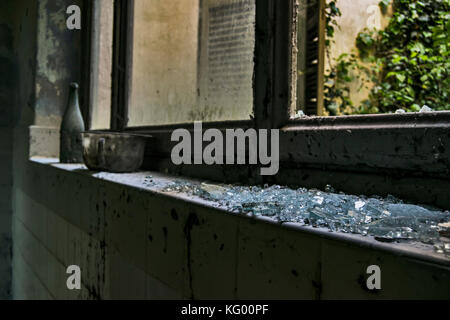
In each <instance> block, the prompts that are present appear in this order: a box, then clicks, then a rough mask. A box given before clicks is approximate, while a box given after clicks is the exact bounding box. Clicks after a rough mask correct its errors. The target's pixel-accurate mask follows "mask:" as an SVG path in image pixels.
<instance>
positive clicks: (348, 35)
mask: <svg viewBox="0 0 450 320" xmlns="http://www.w3.org/2000/svg"><path fill="white" fill-rule="evenodd" d="M379 3H380V0H357V1H355V0H338V1H337V7H338V8H339V9H340V10H341V12H342V16H341V17H338V18H337V19H336V21H337V23H338V25H339V28H335V36H334V39H333V43H332V44H331V46H330V49H329V51H330V60H331V61H330V60H328V58H327V61H326V63H325V70H328V69H329V68H330V62H331V63H332V62H333V61H334V60H335V59H337V58H339V56H340V55H341V54H343V53H348V54H350V53H352V51H354V52H357V51H356V50H357V49H356V37H357V36H358V34H359V33H360V32H361V31H363V30H364V29H365V28H367V29H370V30H372V29H374V28H375V29H378V30H381V29H384V28H386V27H387V26H388V24H389V18H390V17H391V16H392V8H389V9H388V11H387V12H386V13H383V12H382V10H381V9H380V7H379ZM360 86H361V84H360V83H359V81H357V80H355V81H354V82H353V83H351V85H350V90H351V92H350V96H351V98H352V100H353V102H354V104H355V105H356V106H358V105H359V103H360V102H361V101H363V100H365V99H367V97H368V94H369V90H367V89H362V90H360Z"/></svg>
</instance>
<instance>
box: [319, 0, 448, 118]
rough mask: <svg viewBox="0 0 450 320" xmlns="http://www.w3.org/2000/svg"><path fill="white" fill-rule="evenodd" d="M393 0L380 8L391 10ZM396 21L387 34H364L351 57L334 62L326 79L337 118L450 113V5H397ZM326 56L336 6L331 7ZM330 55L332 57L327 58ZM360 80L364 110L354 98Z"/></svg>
mask: <svg viewBox="0 0 450 320" xmlns="http://www.w3.org/2000/svg"><path fill="white" fill-rule="evenodd" d="M390 2H391V0H383V1H381V2H380V7H381V9H382V11H383V12H386V11H387V8H388V7H389V5H390ZM392 5H393V12H394V13H393V16H392V18H391V19H390V21H389V24H388V26H387V27H386V28H385V29H384V30H368V29H364V30H362V31H361V32H360V33H359V35H358V37H357V39H356V47H357V50H355V51H354V52H352V53H347V54H343V55H341V56H340V57H338V58H337V59H336V60H335V61H333V63H332V65H331V66H330V68H329V70H328V72H327V74H326V75H325V82H326V83H325V107H326V109H327V110H328V112H329V113H330V114H332V115H337V114H353V113H389V112H395V111H396V110H398V109H403V110H404V111H407V112H415V111H419V110H420V109H421V108H422V107H423V106H424V105H427V106H429V107H430V108H432V109H433V110H450V101H449V95H450V78H449V74H448V73H449V69H450V57H449V55H450V36H449V35H450V0H393V4H392ZM327 15H328V17H327V25H328V28H330V26H331V28H332V29H333V30H331V32H329V30H328V28H327V38H328V39H327V47H328V49H327V51H329V50H330V49H329V48H330V45H331V43H332V40H331V39H332V37H333V35H334V28H335V27H336V26H337V23H336V20H335V17H337V16H340V15H341V13H340V10H339V9H338V8H337V1H332V2H330V3H329V5H328V7H327ZM327 54H328V56H329V52H328V53H327ZM355 80H358V82H359V83H360V88H361V89H362V88H366V89H367V90H369V92H370V93H369V96H368V98H367V99H366V100H364V101H363V102H362V103H361V104H360V105H357V106H356V105H354V103H353V101H352V100H351V97H350V83H352V82H354V81H355Z"/></svg>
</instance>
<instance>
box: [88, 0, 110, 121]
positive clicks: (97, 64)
mask: <svg viewBox="0 0 450 320" xmlns="http://www.w3.org/2000/svg"><path fill="white" fill-rule="evenodd" d="M93 14H94V19H93V39H92V41H91V43H92V49H91V56H92V62H91V64H92V65H91V67H92V71H91V102H90V103H91V106H92V115H91V129H109V127H110V119H111V73H112V42H113V23H114V3H113V2H112V1H111V0H96V1H95V2H94V10H93Z"/></svg>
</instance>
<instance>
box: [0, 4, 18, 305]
mask: <svg viewBox="0 0 450 320" xmlns="http://www.w3.org/2000/svg"><path fill="white" fill-rule="evenodd" d="M8 9H10V8H9V6H8V3H5V2H1V3H0V299H6V298H9V297H10V287H11V285H10V282H11V254H10V250H11V214H12V208H11V188H12V173H11V172H12V170H11V166H12V139H11V136H12V130H11V128H12V122H13V117H12V116H13V113H12V109H13V108H12V107H13V104H14V96H12V95H11V94H10V93H11V90H12V89H13V88H14V86H15V85H16V83H15V82H16V81H15V79H14V78H13V77H10V75H11V74H13V72H12V70H13V69H14V64H15V61H14V57H13V34H12V33H13V30H12V22H11V20H10V17H9V14H10V12H9V10H8Z"/></svg>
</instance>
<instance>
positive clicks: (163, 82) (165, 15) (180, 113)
mask: <svg viewBox="0 0 450 320" xmlns="http://www.w3.org/2000/svg"><path fill="white" fill-rule="evenodd" d="M254 24H255V1H254V0H253V1H249V0H201V1H199V0H183V1H179V0H164V1H160V0H135V9H134V30H133V32H134V35H133V64H132V65H133V67H132V77H131V92H130V95H129V104H128V110H129V111H128V117H129V122H128V126H142V125H158V124H174V123H183V122H192V121H196V120H199V121H221V120H247V119H249V118H250V114H251V113H252V110H253V89H252V77H253V51H254V44H255V41H254Z"/></svg>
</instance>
